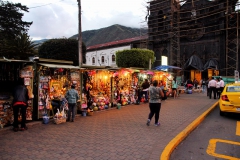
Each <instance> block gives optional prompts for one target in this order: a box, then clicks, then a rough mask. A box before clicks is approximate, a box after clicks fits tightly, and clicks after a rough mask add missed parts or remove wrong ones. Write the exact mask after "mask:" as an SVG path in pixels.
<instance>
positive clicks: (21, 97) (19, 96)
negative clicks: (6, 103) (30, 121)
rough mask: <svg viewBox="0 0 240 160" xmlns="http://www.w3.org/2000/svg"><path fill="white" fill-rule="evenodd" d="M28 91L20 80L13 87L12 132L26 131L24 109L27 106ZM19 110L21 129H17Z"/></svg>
mask: <svg viewBox="0 0 240 160" xmlns="http://www.w3.org/2000/svg"><path fill="white" fill-rule="evenodd" d="M28 99H29V97H28V89H27V88H26V86H24V85H23V81H22V79H21V80H19V84H18V85H17V86H16V87H15V89H14V93H13V102H12V104H13V114H14V122H13V130H14V131H15V132H17V131H18V130H20V131H24V130H27V126H26V109H27V104H28ZM19 109H21V112H20V114H21V116H22V121H21V128H20V129H19V128H18V113H19Z"/></svg>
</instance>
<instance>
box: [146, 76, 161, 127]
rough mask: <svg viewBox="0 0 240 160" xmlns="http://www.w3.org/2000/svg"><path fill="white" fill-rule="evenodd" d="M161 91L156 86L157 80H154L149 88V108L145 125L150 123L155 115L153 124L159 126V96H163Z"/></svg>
mask: <svg viewBox="0 0 240 160" xmlns="http://www.w3.org/2000/svg"><path fill="white" fill-rule="evenodd" d="M163 96H164V95H163V91H162V89H161V88H160V87H158V81H156V80H154V81H153V85H152V86H150V88H149V109H150V113H149V115H148V120H147V126H149V125H150V122H151V119H152V117H153V116H154V115H155V126H159V125H160V123H159V121H158V120H159V113H160V109H161V97H163Z"/></svg>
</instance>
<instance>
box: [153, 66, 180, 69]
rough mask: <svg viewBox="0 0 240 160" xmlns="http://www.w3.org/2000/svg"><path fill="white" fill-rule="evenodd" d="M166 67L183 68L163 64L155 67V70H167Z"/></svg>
mask: <svg viewBox="0 0 240 160" xmlns="http://www.w3.org/2000/svg"><path fill="white" fill-rule="evenodd" d="M166 69H179V70H181V69H182V68H180V67H177V66H169V65H161V66H157V67H155V68H153V70H166Z"/></svg>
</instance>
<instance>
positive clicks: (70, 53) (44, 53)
mask: <svg viewBox="0 0 240 160" xmlns="http://www.w3.org/2000/svg"><path fill="white" fill-rule="evenodd" d="M38 54H39V57H40V58H49V59H57V60H68V61H73V62H74V64H75V65H79V64H78V41H77V40H75V39H67V38H59V39H50V40H48V41H46V42H44V43H43V44H42V45H41V46H40V47H39V49H38ZM82 54H83V55H82V56H83V57H82V58H83V62H85V61H86V59H85V54H86V46H85V44H84V43H82Z"/></svg>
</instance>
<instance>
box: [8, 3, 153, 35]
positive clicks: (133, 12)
mask: <svg viewBox="0 0 240 160" xmlns="http://www.w3.org/2000/svg"><path fill="white" fill-rule="evenodd" d="M9 1H11V2H13V3H21V4H22V5H25V6H27V7H28V8H29V12H28V13H27V12H24V17H23V20H24V21H28V22H31V21H33V24H32V25H31V27H30V29H29V32H28V33H29V35H30V37H31V38H32V40H40V39H50V38H62V37H66V38H69V37H71V36H73V35H75V34H77V33H78V5H77V0H41V1H38V2H37V1H33V0H9ZM147 1H149V0H102V1H98V0H81V6H82V31H86V30H93V29H100V28H104V27H108V26H111V25H114V24H120V25H124V26H127V27H133V28H141V27H144V26H145V27H146V25H147V24H146V22H144V18H145V16H146V14H147V9H146V6H147Z"/></svg>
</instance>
